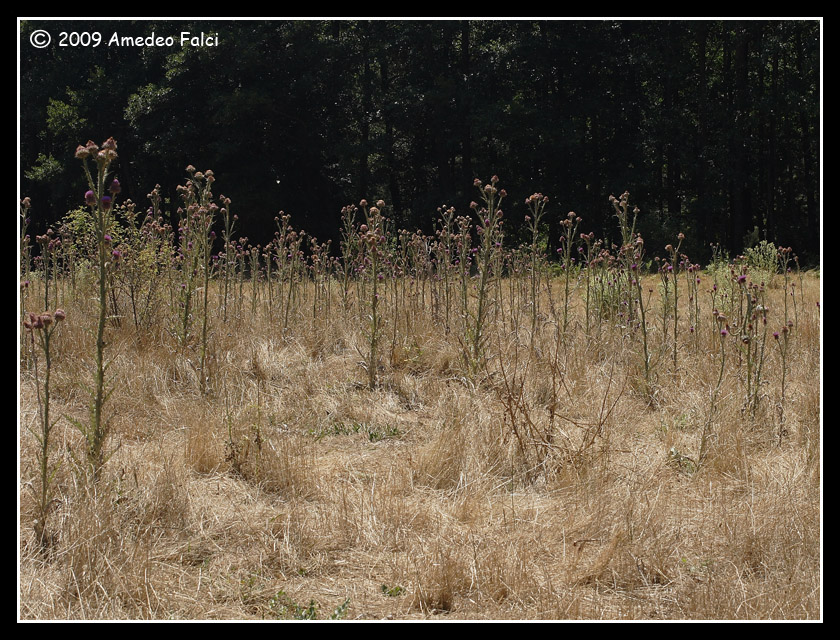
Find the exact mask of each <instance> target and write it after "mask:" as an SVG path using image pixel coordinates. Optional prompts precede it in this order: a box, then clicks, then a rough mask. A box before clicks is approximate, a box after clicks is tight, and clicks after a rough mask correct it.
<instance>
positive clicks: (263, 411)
mask: <svg viewBox="0 0 840 640" xmlns="http://www.w3.org/2000/svg"><path fill="white" fill-rule="evenodd" d="M818 286H819V283H818V280H817V279H816V278H812V277H808V278H807V279H806V287H807V288H806V292H805V295H806V301H807V306H806V308H804V309H802V308H800V310H799V315H800V317H799V327H800V329H799V331H798V332H797V333H796V334H795V336H794V340H795V343H794V345H793V347H792V349H791V356H790V358H789V367H790V368H789V372H788V389H787V396H786V406H785V414H784V415H785V424H784V432H783V435H782V437H781V438H780V437H779V432H780V430H779V415H780V414H779V411H778V403H779V402H780V395H779V385H780V372H779V367H780V362H779V359H778V354H777V353H776V351H775V349H773V350H771V351H769V352H768V357H767V363H766V375H765V384H764V386H763V387H762V391H761V403H760V405H759V410H758V411H757V412H756V414H755V416H751V415H749V413H748V412H745V411H744V402H743V400H744V396H743V390H742V384H741V382H740V381H741V379H742V376H743V373H744V372H743V368H739V367H738V366H737V364H736V356H735V352H734V351H733V352H732V355H731V366H729V367H728V368H727V370H726V375H725V379H724V384H723V385H722V392H721V395H720V399H719V402H718V411H717V412H716V413H715V415H714V416H713V423H712V432H713V435H712V438H711V440H710V443H711V444H710V448H709V452H708V456H707V458H706V460H704V461H703V465H702V466H699V467H698V464H697V456H698V451H699V445H700V437H701V434H702V431H703V428H704V424H705V423H706V421H707V419H708V416H709V410H710V409H709V406H710V395H711V391H712V389H713V387H714V385H715V382H716V380H717V369H716V366H717V362H718V361H717V353H716V351H715V345H716V343H715V341H714V339H713V336H711V335H710V334H709V332H707V333H706V334H703V335H701V336H699V337H698V339H697V340H695V339H694V338H693V337H690V336H689V335H688V334H687V333H686V334H685V335H684V336H682V337H681V341H682V342H681V350H680V366H679V369H678V371H676V372H674V371H672V369H671V361H670V360H669V355H668V354H667V353H665V355H664V356H663V355H662V354H661V353H659V352H656V353H655V356H656V357H657V358H659V359H660V360H661V364H659V365H658V366H657V368H656V369H655V374H656V375H655V380H654V390H653V391H654V392H653V394H652V395H646V394H645V393H644V388H643V385H640V384H639V382H640V380H643V373H642V371H641V361H640V356H639V351H638V348H637V347H638V345H637V344H636V343H635V342H634V338H633V337H631V336H629V335H628V334H627V332H621V331H618V330H616V329H615V328H613V327H609V326H607V325H604V326H603V327H601V331H600V335H596V334H594V333H593V335H592V336H585V335H583V331H582V328H581V325H580V323H579V322H578V321H574V322H573V323H572V326H573V335H572V336H571V337H570V338H569V339H568V340H566V341H565V342H564V343H562V344H561V345H560V346H559V347H558V342H557V341H556V333H555V330H554V326H553V325H552V324H551V322H550V321H549V320H548V318H546V322H545V324H544V326H543V328H542V329H541V331H540V333H539V335H538V336H537V339H536V340H535V342H534V345H535V346H534V349H533V350H531V349H530V340H529V336H528V335H527V328H528V327H529V323H528V322H527V321H524V320H523V321H522V322H521V323H520V325H519V331H518V332H517V331H516V330H515V327H514V325H513V322H512V321H513V320H514V319H515V315H516V313H517V311H516V308H514V309H513V312H512V311H511V309H509V308H508V309H506V313H504V314H502V315H501V316H500V317H499V319H498V323H499V324H497V325H494V329H495V333H494V335H495V336H496V337H495V338H494V340H493V342H492V344H491V347H490V352H491V355H492V357H491V359H490V361H489V362H488V365H487V367H486V370H485V372H484V373H483V374H482V376H480V379H472V380H471V379H469V378H468V376H466V375H465V372H464V367H463V363H462V360H461V357H460V353H461V350H460V346H459V343H458V339H457V335H456V333H453V334H450V335H445V334H444V332H443V331H442V329H441V324H440V322H439V320H438V319H436V318H435V317H434V316H433V314H432V310H431V307H430V306H429V305H428V304H426V305H425V306H424V305H423V304H420V303H419V302H418V303H417V304H416V306H415V307H412V309H413V312H412V314H411V315H410V318H411V323H410V324H408V323H407V322H406V319H405V317H401V319H400V320H399V322H400V325H399V327H400V332H399V333H398V334H397V335H396V339H394V338H393V337H392V335H393V334H392V333H389V330H390V329H392V328H393V327H392V325H390V324H388V323H390V322H393V318H388V320H387V322H386V325H385V332H384V333H385V337H384V338H383V344H382V350H381V353H382V354H383V357H382V361H381V363H380V370H379V372H378V373H379V376H378V377H379V379H380V385H379V387H378V388H377V389H375V390H373V391H371V390H369V389H367V388H366V385H365V381H366V374H365V371H364V370H363V368H362V367H361V366H360V361H361V360H362V358H361V357H360V351H361V352H364V338H363V336H362V334H361V324H360V323H359V321H358V319H357V318H356V316H355V315H354V313H353V312H352V310H351V312H349V313H348V314H347V315H342V312H341V307H340V302H339V301H338V299H336V300H335V301H334V302H333V306H332V308H331V309H332V310H331V314H332V316H331V317H327V316H326V315H325V314H320V315H318V314H316V315H315V316H314V317H313V315H312V312H311V307H307V304H305V302H304V303H301V306H300V309H299V315H297V317H296V322H295V323H293V330H292V331H291V333H290V334H289V335H287V336H282V335H281V333H280V330H279V328H278V327H277V326H275V324H276V323H273V322H272V321H271V320H270V319H268V316H267V315H265V310H263V311H262V312H261V313H262V315H260V316H259V317H256V318H255V317H251V316H248V317H243V318H240V319H237V318H233V319H232V320H231V321H230V322H229V323H228V324H227V325H225V324H223V323H222V322H221V319H220V318H219V317H215V316H214V318H213V321H212V323H211V339H210V358H209V361H208V370H209V371H210V392H209V394H208V395H207V396H204V397H203V396H201V394H200V393H199V384H198V378H197V373H196V372H197V360H196V352H195V349H194V348H191V347H179V346H178V345H177V343H176V341H175V340H174V337H173V336H171V335H169V334H168V333H167V332H165V331H156V332H155V333H148V334H136V333H135V332H134V330H133V329H132V328H131V327H129V326H127V323H124V324H123V326H122V327H120V328H111V329H110V331H109V346H108V351H107V353H108V356H109V358H110V359H111V361H112V363H111V365H110V370H109V371H110V374H111V376H112V382H111V384H112V386H113V387H114V393H113V395H112V396H111V399H110V400H109V403H108V405H107V414H108V415H109V416H110V417H111V419H112V435H111V438H110V440H109V444H110V445H111V448H112V450H113V451H114V453H113V456H112V457H111V459H110V460H109V461H108V463H107V465H106V467H105V471H104V474H103V478H102V480H101V482H100V483H99V484H98V485H96V486H95V487H90V486H89V484H87V483H86V482H84V481H83V480H82V478H81V477H79V476H78V474H77V473H76V471H75V465H74V462H73V456H74V455H76V454H78V453H79V452H80V451H81V447H82V442H81V440H80V437H79V434H78V433H77V432H76V431H75V429H74V428H73V427H72V426H71V425H70V423H69V422H68V421H67V420H66V419H65V418H62V419H61V420H60V421H59V423H58V426H57V430H58V432H59V434H60V435H59V436H58V437H57V438H56V446H55V448H54V451H53V455H54V456H55V457H56V458H60V459H61V460H62V465H61V467H60V469H59V472H58V474H57V476H56V479H55V484H56V500H55V501H54V504H53V506H52V511H51V513H50V516H49V517H50V523H51V527H52V530H53V531H54V532H55V543H54V544H53V545H52V546H51V547H50V548H49V550H48V551H47V552H43V551H42V550H41V549H40V548H39V547H38V545H36V544H35V541H34V539H33V532H32V520H33V517H34V515H33V514H34V509H35V506H34V503H33V501H32V500H31V492H30V487H31V486H32V483H33V482H35V477H36V462H35V458H34V456H35V447H34V443H33V439H32V436H31V435H30V433H29V432H28V431H27V427H31V426H32V425H33V424H34V421H35V420H36V409H37V405H36V403H35V391H34V380H33V378H32V375H31V370H30V366H29V362H28V360H27V358H24V359H23V361H22V363H21V367H20V370H21V373H20V412H19V416H20V417H19V422H20V428H19V432H20V448H19V451H20V489H19V495H20V517H19V553H20V562H19V568H20V600H19V602H20V604H19V616H20V618H22V619H26V620H41V619H60V620H70V619H288V618H293V617H295V616H296V615H303V613H305V612H306V611H309V612H310V613H312V612H313V611H315V610H314V609H308V607H309V605H310V603H311V602H312V603H314V604H315V605H316V606H317V611H316V613H317V616H318V618H320V619H325V618H328V617H329V616H330V615H331V614H333V613H335V612H338V613H339V614H340V615H342V616H343V617H345V618H347V619H429V618H436V619H438V618H442V619H535V620H536V619H739V620H745V619H762V620H763V619H797V620H799V619H803V620H804V619H820V618H821V617H822V609H821V604H822V593H821V582H822V579H821V510H820V507H821V464H820V460H821V449H820V447H821V414H820V408H821V404H820V402H821V393H820V380H819V364H820V353H821V349H820V334H819V317H818V312H817V310H816V308H815V304H814V303H815V301H816V300H817V298H818ZM769 295H770V296H771V308H772V306H773V302H772V298H773V296H780V295H782V293H781V292H779V291H776V290H771V291H770V293H769ZM305 299H306V298H305V297H304V301H305ZM427 302H428V300H427ZM88 303H89V300H87V299H86V298H85V297H84V296H83V295H81V296H79V297H77V298H76V299H73V298H72V297H70V296H69V294H68V296H67V298H66V299H65V300H63V301H62V304H63V305H64V307H65V309H66V310H67V320H66V321H65V323H64V326H63V327H62V328H61V331H60V332H57V333H56V342H55V345H56V354H57V355H56V357H55V360H54V367H55V374H54V378H53V380H54V387H53V403H54V405H53V415H56V416H73V417H77V418H82V417H84V416H85V411H86V397H85V394H84V391H83V389H82V387H81V386H80V384H79V383H80V382H84V381H85V380H87V379H88V378H89V373H88V371H89V369H90V366H91V363H90V361H89V354H91V353H92V345H91V343H90V340H91V339H90V335H89V333H88V332H86V327H87V326H90V319H89V318H87V316H86V314H89V311H88V310H87V309H86V308H85V306H86V305H87V304H88ZM261 304H262V303H261ZM245 306H246V307H247V305H245ZM777 306H778V305H777ZM261 308H262V307H261ZM545 308H546V309H547V308H548V305H547V304H546V305H545ZM518 313H521V314H524V313H525V311H523V310H521V309H520V310H519V311H518ZM523 317H524V316H523ZM576 317H577V320H580V317H579V316H576ZM86 318H87V319H86ZM162 321H163V320H162ZM406 327H408V329H406ZM652 340H653V343H654V344H656V337H655V334H654V337H653V338H652ZM728 346H729V347H730V348H733V349H734V344H730V345H728ZM768 346H769V347H775V345H772V344H771V345H768ZM558 349H559V350H558ZM663 352H664V349H663ZM502 370H504V372H505V375H507V376H509V382H510V381H512V382H513V383H514V384H507V385H506V383H505V380H504V377H503V375H502ZM345 602H347V603H348V604H347V606H346V609H342V605H343V604H344V603H345ZM295 605H298V608H296V607H295Z"/></svg>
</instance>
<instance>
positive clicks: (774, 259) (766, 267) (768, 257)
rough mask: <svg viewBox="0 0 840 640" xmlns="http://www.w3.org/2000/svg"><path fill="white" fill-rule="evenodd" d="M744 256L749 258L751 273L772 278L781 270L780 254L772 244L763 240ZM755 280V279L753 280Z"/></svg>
mask: <svg viewBox="0 0 840 640" xmlns="http://www.w3.org/2000/svg"><path fill="white" fill-rule="evenodd" d="M744 256H745V257H746V258H747V265H748V266H749V267H750V270H751V271H757V272H759V273H761V274H762V275H765V274H766V275H767V276H768V277H772V276H773V274H775V273H777V272H778V270H779V253H778V250H777V249H776V245H774V244H773V243H772V242H767V240H762V241H761V242H759V243H758V244H756V245H755V246H754V247H749V248H748V249H747V250H746V251H745V252H744ZM755 279H756V278H755V277H754V278H753V280H755Z"/></svg>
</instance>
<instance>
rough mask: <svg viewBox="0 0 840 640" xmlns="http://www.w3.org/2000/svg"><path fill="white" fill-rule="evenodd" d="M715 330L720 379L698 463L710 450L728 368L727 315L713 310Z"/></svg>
mask: <svg viewBox="0 0 840 640" xmlns="http://www.w3.org/2000/svg"><path fill="white" fill-rule="evenodd" d="M713 316H714V320H715V322H714V324H715V330H716V332H717V334H718V341H719V342H718V346H719V353H720V355H719V357H718V360H719V361H720V367H719V369H718V379H717V383H716V384H715V386H714V388H713V389H712V393H711V397H710V402H709V415H708V416H707V417H706V423H705V424H704V425H703V432H702V434H701V436H700V451H699V453H698V454H697V464H698V465H700V464H703V462H704V461H705V459H706V456H707V455H708V452H709V442H710V441H711V439H712V436H713V428H714V420H715V413H716V411H717V402H718V398H719V397H720V390H721V387H722V386H723V372H724V370H725V368H726V337H727V336H728V335H729V325H728V320H727V318H726V316H725V315H723V314H722V313H718V312H717V311H714V312H713Z"/></svg>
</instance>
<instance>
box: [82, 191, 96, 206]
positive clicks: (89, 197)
mask: <svg viewBox="0 0 840 640" xmlns="http://www.w3.org/2000/svg"><path fill="white" fill-rule="evenodd" d="M85 204H86V205H88V206H91V207H93V206H95V205H96V194H95V193H94V192H93V191H87V192H86V193H85Z"/></svg>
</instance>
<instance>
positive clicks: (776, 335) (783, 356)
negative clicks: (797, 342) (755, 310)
mask: <svg viewBox="0 0 840 640" xmlns="http://www.w3.org/2000/svg"><path fill="white" fill-rule="evenodd" d="M791 329H792V327H791V326H789V325H785V326H783V327H782V329H781V331H774V332H773V341H774V342H775V343H776V346H777V347H778V350H779V359H780V360H781V361H782V384H781V387H780V390H779V401H778V403H777V405H776V408H777V412H778V415H779V429H778V440H779V444H781V443H782V439H783V438H784V436H785V434H786V433H787V429H786V427H785V424H786V423H787V414H786V412H785V402H786V393H787V370H788V349H789V347H790V342H789V341H790V333H791Z"/></svg>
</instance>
